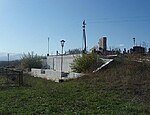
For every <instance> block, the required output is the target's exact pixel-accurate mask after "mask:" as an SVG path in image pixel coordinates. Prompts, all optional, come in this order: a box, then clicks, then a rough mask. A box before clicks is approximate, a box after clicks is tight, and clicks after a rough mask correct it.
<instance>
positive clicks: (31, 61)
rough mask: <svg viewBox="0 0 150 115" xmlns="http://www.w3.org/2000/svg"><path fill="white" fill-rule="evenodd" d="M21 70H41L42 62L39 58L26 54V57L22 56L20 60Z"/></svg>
mask: <svg viewBox="0 0 150 115" xmlns="http://www.w3.org/2000/svg"><path fill="white" fill-rule="evenodd" d="M20 66H21V69H27V68H28V69H29V71H30V70H31V68H41V67H42V61H41V57H40V56H38V55H33V53H32V54H30V53H28V55H26V54H24V55H23V57H22V59H21V65H20Z"/></svg>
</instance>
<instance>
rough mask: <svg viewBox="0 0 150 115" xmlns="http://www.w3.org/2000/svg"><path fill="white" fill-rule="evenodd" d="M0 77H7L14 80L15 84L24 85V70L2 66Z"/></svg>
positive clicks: (7, 79)
mask: <svg viewBox="0 0 150 115" xmlns="http://www.w3.org/2000/svg"><path fill="white" fill-rule="evenodd" d="M0 77H6V81H7V82H8V81H9V80H10V81H13V83H14V84H18V85H19V86H22V85H23V71H22V70H16V69H11V68H4V67H2V68H0Z"/></svg>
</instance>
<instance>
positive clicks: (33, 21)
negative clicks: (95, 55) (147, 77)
mask: <svg viewBox="0 0 150 115" xmlns="http://www.w3.org/2000/svg"><path fill="white" fill-rule="evenodd" d="M149 6H150V0H0V52H6V53H27V52H31V51H34V53H37V54H39V55H46V54H47V39H48V37H50V53H53V54H54V53H55V52H56V51H57V50H58V51H60V50H61V46H60V40H61V39H64V40H65V41H66V43H65V47H64V49H65V50H68V49H74V48H81V47H82V21H83V20H86V23H87V26H86V35H87V46H88V49H90V48H91V47H93V46H95V45H97V43H98V39H99V38H100V37H102V36H106V37H107V38H108V44H107V45H108V48H109V47H113V48H115V47H120V48H124V47H126V48H131V47H132V45H133V40H132V38H134V37H135V38H136V42H137V44H142V43H143V42H146V44H147V45H148V47H150V38H149V37H150V29H149V28H150V7H149Z"/></svg>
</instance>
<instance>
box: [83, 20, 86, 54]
mask: <svg viewBox="0 0 150 115" xmlns="http://www.w3.org/2000/svg"><path fill="white" fill-rule="evenodd" d="M85 25H86V23H85V20H84V21H83V26H82V27H83V43H82V45H83V44H84V49H83V53H86V34H85ZM82 47H83V46H82Z"/></svg>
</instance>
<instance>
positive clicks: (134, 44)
mask: <svg viewBox="0 0 150 115" xmlns="http://www.w3.org/2000/svg"><path fill="white" fill-rule="evenodd" d="M133 43H134V46H135V38H133Z"/></svg>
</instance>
